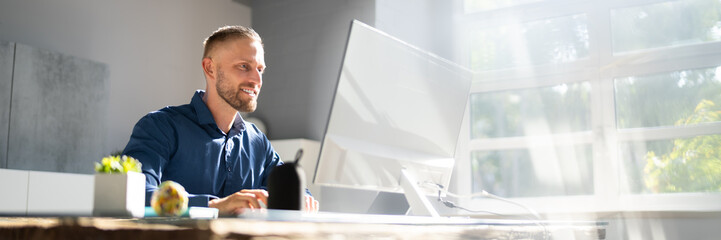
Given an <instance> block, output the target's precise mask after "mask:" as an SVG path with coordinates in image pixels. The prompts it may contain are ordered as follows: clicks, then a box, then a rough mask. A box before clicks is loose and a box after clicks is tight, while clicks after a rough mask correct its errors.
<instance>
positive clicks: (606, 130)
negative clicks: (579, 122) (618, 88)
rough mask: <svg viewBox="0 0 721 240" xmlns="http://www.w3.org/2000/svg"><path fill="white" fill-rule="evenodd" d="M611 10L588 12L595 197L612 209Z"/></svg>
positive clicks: (614, 177) (614, 187) (615, 190)
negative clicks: (608, 71)
mask: <svg viewBox="0 0 721 240" xmlns="http://www.w3.org/2000/svg"><path fill="white" fill-rule="evenodd" d="M610 10H611V7H610V6H609V5H602V6H597V7H596V8H594V9H593V10H592V11H590V12H589V13H588V19H589V23H588V30H589V40H590V50H591V53H592V55H593V56H595V59H596V61H597V62H596V69H595V73H596V79H595V81H593V82H592V88H591V89H592V93H591V95H592V101H591V109H592V110H591V111H592V126H593V131H594V143H593V152H594V154H593V169H594V179H593V182H594V195H595V196H596V199H597V200H598V201H599V202H604V203H605V206H606V207H607V208H609V209H613V208H615V206H617V205H618V204H617V203H618V192H619V191H618V186H619V173H620V172H619V171H618V169H619V168H618V167H617V166H618V164H619V160H618V154H617V147H616V146H617V141H616V135H615V133H616V113H615V103H614V86H613V79H612V78H611V76H609V75H607V74H605V72H604V71H603V66H606V65H608V64H609V63H610V62H611V61H613V43H612V36H611V34H612V33H611V16H610Z"/></svg>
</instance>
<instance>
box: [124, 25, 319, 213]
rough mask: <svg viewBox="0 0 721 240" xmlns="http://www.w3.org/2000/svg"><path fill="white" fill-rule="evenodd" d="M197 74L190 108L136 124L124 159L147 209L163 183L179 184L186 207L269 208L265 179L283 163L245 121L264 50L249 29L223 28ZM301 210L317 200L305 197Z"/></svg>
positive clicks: (223, 209) (163, 111)
mask: <svg viewBox="0 0 721 240" xmlns="http://www.w3.org/2000/svg"><path fill="white" fill-rule="evenodd" d="M203 45H204V53H203V61H202V68H203V72H204V74H205V80H206V87H205V89H206V90H205V91H203V90H198V91H196V92H195V95H194V96H193V98H192V99H191V101H190V104H186V105H182V106H174V107H165V108H163V109H160V110H158V111H155V112H151V113H149V114H147V115H146V116H144V117H143V118H141V119H140V120H139V121H138V123H137V124H136V125H135V128H134V129H133V133H132V135H131V137H130V141H129V142H128V145H127V146H126V147H125V150H124V151H123V154H125V155H129V156H132V157H134V158H136V159H138V160H139V161H140V162H141V163H142V164H143V167H142V168H143V173H144V174H145V176H146V199H145V200H146V201H145V202H146V205H149V203H150V197H151V196H152V193H153V192H154V191H155V190H156V189H157V187H158V185H159V184H160V182H162V181H166V180H172V181H175V182H178V183H180V184H181V185H183V186H184V187H185V189H186V190H187V191H188V193H190V205H191V206H208V207H213V208H218V209H219V212H220V213H221V214H238V213H240V212H241V211H242V210H243V209H245V208H260V207H261V206H262V205H261V203H262V204H267V197H268V193H267V192H266V191H265V190H263V189H264V188H265V187H266V184H267V178H268V175H269V172H270V171H271V170H272V169H273V168H274V167H275V166H277V165H281V164H282V161H281V160H280V157H279V156H278V154H277V153H276V152H275V150H274V149H273V147H272V146H271V145H270V142H269V141H268V139H267V138H266V136H265V134H263V133H262V132H260V131H259V130H258V129H257V128H256V127H255V125H254V124H252V123H248V122H245V121H243V118H242V117H241V116H240V113H239V112H253V111H255V108H256V106H257V99H258V94H259V93H260V88H261V86H262V85H263V81H262V75H263V71H264V70H265V67H266V66H265V61H264V52H263V44H262V41H261V38H260V36H259V35H258V34H257V33H256V32H255V31H254V30H252V29H250V28H246V27H242V26H226V27H222V28H220V29H218V30H217V31H215V32H214V33H213V34H211V35H210V37H208V38H207V39H206V40H205V42H204V43H203ZM306 208H308V209H309V210H317V208H318V201H315V200H313V199H312V197H310V196H306Z"/></svg>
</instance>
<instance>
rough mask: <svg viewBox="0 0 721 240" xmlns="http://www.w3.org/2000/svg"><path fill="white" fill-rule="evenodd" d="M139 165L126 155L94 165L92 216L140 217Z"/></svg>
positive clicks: (142, 195)
mask: <svg viewBox="0 0 721 240" xmlns="http://www.w3.org/2000/svg"><path fill="white" fill-rule="evenodd" d="M141 166H142V164H140V162H139V161H138V160H137V159H135V158H132V157H130V156H125V155H123V156H120V155H113V156H108V157H104V158H103V159H102V161H101V162H100V163H97V162H96V163H95V172H96V173H95V193H94V201H93V202H94V206H93V215H94V216H108V217H143V216H144V214H145V175H144V174H142V173H141V170H140V169H141Z"/></svg>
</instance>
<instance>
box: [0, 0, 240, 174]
mask: <svg viewBox="0 0 721 240" xmlns="http://www.w3.org/2000/svg"><path fill="white" fill-rule="evenodd" d="M224 25H245V26H250V25H251V9H250V8H249V7H248V6H245V5H242V4H239V3H236V2H233V1H231V0H203V1H197V0H153V1H141V0H122V1H110V0H63V1H51V0H0V39H2V40H6V41H13V42H18V43H22V44H26V45H30V46H33V47H37V48H42V49H47V50H52V51H57V52H61V53H65V54H70V55H73V56H77V57H81V58H86V59H89V60H93V61H99V62H103V63H106V64H108V66H109V67H110V79H109V80H110V96H109V106H108V121H109V122H108V126H109V128H108V130H107V131H108V132H107V141H106V142H107V146H106V147H105V148H106V151H105V152H107V153H108V154H110V152H111V151H115V150H122V149H123V148H124V147H125V144H126V143H127V141H128V139H129V137H130V133H131V130H132V128H133V126H134V125H135V122H136V121H137V120H138V119H140V117H142V116H143V115H145V114H146V113H148V112H150V111H154V110H157V109H159V108H161V107H164V106H167V105H180V104H185V103H189V102H190V98H191V96H192V94H193V91H194V90H195V89H204V88H205V80H204V78H203V75H202V72H201V70H200V69H201V68H200V61H201V55H202V52H203V50H202V41H203V39H205V37H207V36H208V35H209V34H210V33H211V32H213V31H214V30H215V29H217V28H218V27H221V26H224ZM98 160H99V159H98Z"/></svg>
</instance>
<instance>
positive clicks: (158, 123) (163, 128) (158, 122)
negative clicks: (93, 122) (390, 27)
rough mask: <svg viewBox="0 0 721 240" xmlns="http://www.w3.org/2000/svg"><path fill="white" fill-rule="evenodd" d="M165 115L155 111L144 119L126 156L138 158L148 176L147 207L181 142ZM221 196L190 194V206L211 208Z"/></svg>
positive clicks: (131, 138)
mask: <svg viewBox="0 0 721 240" xmlns="http://www.w3.org/2000/svg"><path fill="white" fill-rule="evenodd" d="M162 114H163V113H160V112H154V113H150V114H148V115H146V116H144V117H143V118H141V119H140V120H139V121H138V123H137V124H135V127H134V128H133V133H132V135H131V136H130V141H128V145H127V146H126V147H125V150H123V154H124V155H128V156H131V157H133V158H135V159H138V161H140V163H142V164H143V166H142V170H143V174H145V205H146V206H150V199H151V197H152V195H153V192H155V190H157V189H158V185H160V179H161V178H162V176H163V170H164V168H165V166H166V165H167V164H168V160H169V159H170V156H171V155H172V154H173V153H174V152H175V150H176V148H177V147H176V145H175V143H176V142H177V139H176V134H175V131H176V129H175V128H174V127H173V125H172V123H171V122H170V121H169V120H168V119H167V118H165V117H162ZM217 198H218V197H216V196H213V195H208V194H189V204H188V205H190V206H199V207H207V206H208V201H210V200H212V199H217Z"/></svg>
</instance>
